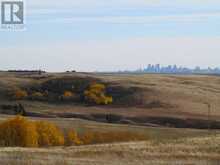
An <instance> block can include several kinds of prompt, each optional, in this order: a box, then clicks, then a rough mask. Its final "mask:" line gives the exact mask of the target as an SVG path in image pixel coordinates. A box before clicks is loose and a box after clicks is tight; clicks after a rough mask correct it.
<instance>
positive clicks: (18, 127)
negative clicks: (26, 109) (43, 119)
mask: <svg viewBox="0 0 220 165" xmlns="http://www.w3.org/2000/svg"><path fill="white" fill-rule="evenodd" d="M0 145H1V146H20V147H38V134H37V132H36V125H35V124H34V122H31V121H28V120H27V119H25V118H24V117H21V116H17V117H15V118H13V119H9V120H7V121H5V122H3V123H1V124H0Z"/></svg>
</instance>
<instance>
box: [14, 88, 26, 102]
mask: <svg viewBox="0 0 220 165" xmlns="http://www.w3.org/2000/svg"><path fill="white" fill-rule="evenodd" d="M27 96H28V94H27V92H26V91H25V90H21V89H19V90H16V91H15V94H14V98H15V99H16V100H22V99H24V98H25V97H27Z"/></svg>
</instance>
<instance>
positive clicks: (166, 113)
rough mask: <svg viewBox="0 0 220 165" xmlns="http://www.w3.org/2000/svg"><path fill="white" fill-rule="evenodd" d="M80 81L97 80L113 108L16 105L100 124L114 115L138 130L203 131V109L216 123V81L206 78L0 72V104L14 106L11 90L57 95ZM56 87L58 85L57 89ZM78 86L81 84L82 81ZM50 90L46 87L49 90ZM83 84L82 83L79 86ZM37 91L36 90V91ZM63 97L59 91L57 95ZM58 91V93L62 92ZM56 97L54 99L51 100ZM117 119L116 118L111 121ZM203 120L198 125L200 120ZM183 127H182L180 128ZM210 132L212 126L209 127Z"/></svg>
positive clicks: (74, 104) (218, 92)
mask: <svg viewBox="0 0 220 165" xmlns="http://www.w3.org/2000/svg"><path fill="white" fill-rule="evenodd" d="M79 80H80V81H81V80H83V83H84V84H86V83H88V82H90V81H94V80H98V81H101V82H103V83H105V84H107V86H108V87H109V89H113V93H112V92H111V95H113V96H115V97H113V105H107V106H102V105H99V106H95V105H92V106H91V105H90V106H88V105H85V104H84V103H83V104H81V103H79V102H74V101H73V102H58V101H47V100H46V101H36V100H35V101H33V100H21V101H19V102H20V103H22V105H24V107H25V110H26V111H27V112H30V113H29V114H30V115H32V116H34V115H35V116H42V115H44V116H46V117H48V116H50V117H75V118H82V119H87V120H95V121H101V122H109V121H106V118H107V116H106V115H113V118H114V120H113V121H110V122H114V123H128V124H138V125H140V124H141V125H152V124H153V125H154V126H157V125H159V126H160V125H163V126H172V127H194V128H199V126H200V125H202V127H203V128H207V125H208V122H207V121H205V120H207V119H208V104H210V105H211V111H210V119H211V120H213V121H219V119H220V110H219V107H220V100H219V98H220V87H219V82H220V77H218V76H205V75H186V76H179V75H159V74H158V75H153V74H152V75H151V74H140V75H134V74H121V75H120V74H103V73H102V74H101V73H100V74H98V73H97V74H92V73H90V74H86V73H47V74H43V75H34V74H25V73H5V72H2V73H0V84H1V88H0V98H1V99H0V104H15V103H17V102H16V101H13V100H10V99H9V98H10V97H8V96H7V95H8V93H10V92H11V91H13V90H15V89H18V88H24V89H33V88H36V89H38V88H39V86H42V84H46V85H47V86H48V84H49V87H50V88H48V87H47V86H46V87H45V86H43V87H41V88H43V89H44V88H46V89H49V90H50V89H51V90H55V91H57V90H58V92H59V89H62V90H64V89H65V87H66V88H68V89H69V88H70V87H71V83H72V84H74V85H75V83H76V82H79ZM54 81H55V84H54ZM56 82H57V85H56ZM81 82H82V81H81ZM50 84H52V85H55V86H54V88H51V87H52V85H51V86H50ZM81 84H82V83H81ZM41 88H40V89H41ZM61 92H63V91H61ZM61 92H60V93H61ZM55 96H56V95H55ZM114 115H116V117H115V116H114ZM201 120H202V121H201ZM182 123H183V124H182ZM212 125H213V128H218V127H215V125H216V123H212Z"/></svg>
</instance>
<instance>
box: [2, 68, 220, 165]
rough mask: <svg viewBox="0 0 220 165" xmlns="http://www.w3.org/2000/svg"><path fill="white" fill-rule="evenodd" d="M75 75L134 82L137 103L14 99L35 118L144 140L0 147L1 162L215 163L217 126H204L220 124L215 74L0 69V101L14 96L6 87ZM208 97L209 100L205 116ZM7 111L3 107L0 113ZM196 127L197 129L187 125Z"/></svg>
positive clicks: (219, 152) (219, 150) (219, 147)
mask: <svg viewBox="0 0 220 165" xmlns="http://www.w3.org/2000/svg"><path fill="white" fill-rule="evenodd" d="M79 76H80V77H93V78H98V79H100V80H102V81H104V82H107V83H110V84H113V85H115V84H116V85H118V86H121V87H127V88H129V87H136V88H139V89H141V91H142V92H141V99H142V100H141V102H142V104H140V105H139V104H134V105H132V104H131V105H126V103H123V104H121V105H114V104H113V105H106V106H104V105H99V106H94V105H93V106H87V105H84V104H79V103H54V102H47V101H30V100H21V101H19V103H21V104H22V105H23V106H24V107H25V111H27V114H28V116H29V117H30V118H32V119H33V120H49V121H51V122H54V123H56V124H57V125H58V126H59V127H61V128H62V129H64V130H65V129H68V128H74V129H76V130H78V131H91V130H92V131H100V132H106V131H107V132H108V131H129V132H136V133H140V134H144V135H146V136H147V137H149V139H148V140H147V141H143V142H125V143H117V142H115V143H112V144H97V145H88V146H73V147H52V148H39V149H37V148H33V149H26V148H1V149H0V164H4V165H5V164H6V165H7V164H8V165H9V164H10V165H11V164H12V165H13V164H18V165H20V164H22V165H23V164H27V165H32V164H36V165H38V164H42V165H44V164H45V165H46V164H48V165H49V164H55V165H56V164H57V165H58V164H64V165H65V164H67V165H69V164H77V165H78V164H79V165H81V164H97V165H98V164H100V165H101V164H109V165H111V164H112V165H118V164H190V165H191V164H201V165H203V164H214V165H215V164H216V165H218V164H220V143H219V142H220V133H219V131H218V130H217V129H216V130H210V131H207V130H206V129H207V128H208V127H209V126H210V125H211V126H213V127H212V128H218V129H219V128H220V127H219V126H218V122H220V110H219V107H220V85H219V84H220V77H218V76H206V75H186V76H179V75H159V74H158V75H153V74H152V75H151V74H140V75H135V74H103V73H96V74H95V73H94V74H92V73H90V74H87V73H46V74H43V75H33V74H25V73H7V72H0V105H8V104H15V103H17V102H16V101H13V100H10V99H9V98H8V93H9V92H10V91H11V90H12V89H14V90H15V89H17V88H21V87H29V86H33V85H39V84H41V83H42V82H45V81H48V80H50V79H54V78H63V77H73V78H74V77H79ZM135 97H137V98H138V97H140V96H139V95H137V96H135ZM128 101H129V102H132V100H128ZM207 104H210V105H211V112H210V116H208V106H207ZM0 110H1V109H0ZM106 115H111V116H113V117H112V118H113V120H112V123H108V122H109V121H106ZM115 116H116V117H115ZM9 117H11V116H10V115H9V116H8V115H3V114H1V115H0V120H4V119H7V118H9ZM208 118H209V119H210V120H211V121H210V122H209V121H207V120H208ZM215 122H217V126H216V127H214V124H213V123H215ZM212 124H213V125H212ZM175 127H176V128H175ZM200 127H201V128H203V129H192V128H200Z"/></svg>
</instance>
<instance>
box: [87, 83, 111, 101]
mask: <svg viewBox="0 0 220 165" xmlns="http://www.w3.org/2000/svg"><path fill="white" fill-rule="evenodd" d="M105 89H106V87H105V85H104V84H98V83H95V84H92V85H90V86H89V89H88V90H85V91H84V96H85V100H86V101H87V102H89V103H95V104H105V105H106V104H111V103H112V102H113V99H112V97H111V96H106V94H105V93H106V92H105Z"/></svg>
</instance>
